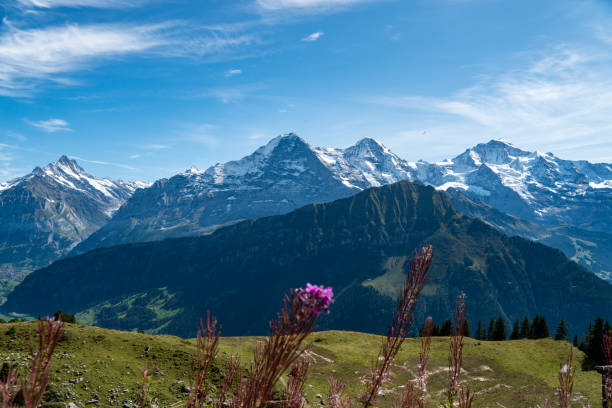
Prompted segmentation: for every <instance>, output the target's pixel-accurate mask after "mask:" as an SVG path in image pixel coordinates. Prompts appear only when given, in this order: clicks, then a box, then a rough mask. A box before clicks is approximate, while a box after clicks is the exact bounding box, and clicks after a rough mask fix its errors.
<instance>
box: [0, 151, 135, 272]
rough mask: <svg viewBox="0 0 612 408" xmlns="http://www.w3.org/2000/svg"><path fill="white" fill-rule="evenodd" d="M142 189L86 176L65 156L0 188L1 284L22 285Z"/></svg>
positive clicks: (96, 227)
mask: <svg viewBox="0 0 612 408" xmlns="http://www.w3.org/2000/svg"><path fill="white" fill-rule="evenodd" d="M144 186H146V185H145V184H143V183H131V182H123V181H113V180H110V179H106V178H96V177H94V176H92V175H90V174H87V173H86V172H85V170H83V169H82V168H81V167H80V166H79V165H78V164H77V162H76V161H74V160H71V159H69V158H68V157H66V156H62V157H60V159H59V160H58V161H57V162H55V163H51V164H49V165H47V166H45V167H43V168H40V167H37V168H35V169H34V170H33V171H32V172H31V173H30V174H28V175H26V176H23V177H20V178H17V179H15V180H12V181H10V182H7V183H4V184H3V185H2V186H1V187H0V225H2V228H1V229H0V278H7V279H10V280H21V279H22V278H23V277H24V276H25V275H26V274H27V273H29V272H30V271H32V270H34V269H36V268H40V267H43V266H46V265H48V264H49V263H51V262H53V261H54V260H56V259H58V258H60V257H61V256H63V255H65V254H66V253H68V252H69V251H70V250H71V249H72V248H74V246H75V245H76V244H78V243H79V242H81V241H82V240H83V239H85V238H87V237H88V236H89V235H90V234H91V233H92V232H94V231H96V230H97V229H98V228H100V227H101V226H102V225H104V224H105V223H106V222H107V221H108V220H109V219H110V218H111V217H112V215H113V214H114V213H115V211H117V209H118V208H119V207H120V206H121V205H122V204H123V203H124V202H125V201H126V200H127V199H128V198H129V197H130V196H131V195H132V194H133V193H134V191H136V189H137V188H139V187H144Z"/></svg>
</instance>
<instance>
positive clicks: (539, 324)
mask: <svg viewBox="0 0 612 408" xmlns="http://www.w3.org/2000/svg"><path fill="white" fill-rule="evenodd" d="M546 337H550V329H549V328H548V323H547V322H546V318H545V317H544V316H540V315H536V316H535V317H534V318H533V322H532V323H531V330H530V335H529V338H530V339H543V338H546Z"/></svg>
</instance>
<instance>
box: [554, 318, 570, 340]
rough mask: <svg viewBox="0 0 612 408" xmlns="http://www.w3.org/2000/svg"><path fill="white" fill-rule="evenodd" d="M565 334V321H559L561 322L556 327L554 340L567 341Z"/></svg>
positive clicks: (566, 330) (566, 331)
mask: <svg viewBox="0 0 612 408" xmlns="http://www.w3.org/2000/svg"><path fill="white" fill-rule="evenodd" d="M567 333H568V329H567V324H565V320H563V319H561V321H560V322H559V324H558V325H557V331H556V332H555V340H567Z"/></svg>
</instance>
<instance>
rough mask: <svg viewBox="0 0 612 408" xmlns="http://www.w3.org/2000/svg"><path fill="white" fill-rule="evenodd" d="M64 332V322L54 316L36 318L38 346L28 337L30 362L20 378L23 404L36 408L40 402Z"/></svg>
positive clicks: (27, 407) (29, 407) (28, 407)
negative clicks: (25, 373)
mask: <svg viewBox="0 0 612 408" xmlns="http://www.w3.org/2000/svg"><path fill="white" fill-rule="evenodd" d="M63 333H64V323H63V322H62V321H61V320H55V318H50V319H49V318H44V319H40V320H38V347H37V348H36V349H35V348H34V342H33V340H32V338H31V337H30V351H31V353H32V363H31V368H30V374H29V375H28V376H26V377H25V378H23V379H22V380H21V392H22V394H23V399H24V406H25V407H26V408H36V407H38V405H39V404H40V401H41V399H42V396H43V394H44V393H45V390H46V388H47V384H48V383H49V378H50V375H51V359H52V357H53V353H54V352H55V348H56V347H57V343H58V342H59V340H60V339H61V337H62V334H63Z"/></svg>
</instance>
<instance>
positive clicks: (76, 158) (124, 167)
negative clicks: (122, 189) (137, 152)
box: [70, 156, 137, 170]
mask: <svg viewBox="0 0 612 408" xmlns="http://www.w3.org/2000/svg"><path fill="white" fill-rule="evenodd" d="M70 158H71V159H74V160H79V161H82V162H85V163H92V164H100V165H102V166H113V167H120V168H122V169H127V170H137V169H136V168H135V167H132V166H128V165H127V164H123V163H115V162H108V161H102V160H88V159H84V158H82V157H79V156H70Z"/></svg>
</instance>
